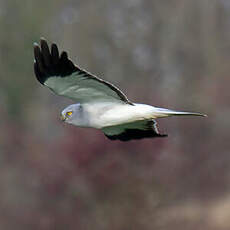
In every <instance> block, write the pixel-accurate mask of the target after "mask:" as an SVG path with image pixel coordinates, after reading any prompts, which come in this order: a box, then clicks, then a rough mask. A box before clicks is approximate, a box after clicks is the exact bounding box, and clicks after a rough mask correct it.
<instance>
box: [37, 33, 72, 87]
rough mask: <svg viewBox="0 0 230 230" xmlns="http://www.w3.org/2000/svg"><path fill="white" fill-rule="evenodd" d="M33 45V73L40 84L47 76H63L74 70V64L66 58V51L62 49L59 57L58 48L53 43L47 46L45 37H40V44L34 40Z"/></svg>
mask: <svg viewBox="0 0 230 230" xmlns="http://www.w3.org/2000/svg"><path fill="white" fill-rule="evenodd" d="M33 47H34V60H35V62H34V73H35V75H36V78H37V79H38V81H39V82H40V83H41V84H44V82H45V81H46V80H47V79H48V78H49V77H52V76H60V77H65V76H67V75H69V74H72V73H73V72H74V71H76V66H75V65H74V64H73V63H72V61H70V60H69V59H68V55H67V52H65V51H63V52H62V54H61V56H60V57H59V50H58V47H57V45H56V44H55V43H53V44H51V48H49V45H48V43H47V41H46V39H45V38H43V37H41V38H40V46H39V44H38V43H36V42H35V43H34V44H33Z"/></svg>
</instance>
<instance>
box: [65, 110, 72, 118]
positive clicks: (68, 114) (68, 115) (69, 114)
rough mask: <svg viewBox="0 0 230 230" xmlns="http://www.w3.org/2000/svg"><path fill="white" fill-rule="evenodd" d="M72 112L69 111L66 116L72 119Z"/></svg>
mask: <svg viewBox="0 0 230 230" xmlns="http://www.w3.org/2000/svg"><path fill="white" fill-rule="evenodd" d="M72 113H73V112H72V111H69V112H67V113H66V114H65V115H66V116H67V117H70V116H71V115H72Z"/></svg>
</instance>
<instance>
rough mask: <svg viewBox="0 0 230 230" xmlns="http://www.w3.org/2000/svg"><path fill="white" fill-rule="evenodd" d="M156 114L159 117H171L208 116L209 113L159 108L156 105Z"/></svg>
mask: <svg viewBox="0 0 230 230" xmlns="http://www.w3.org/2000/svg"><path fill="white" fill-rule="evenodd" d="M154 115H156V117H157V118H160V117H169V116H202V117H207V115H205V114H202V113H196V112H195V113H194V112H182V111H175V110H170V109H164V108H157V107H155V111H154Z"/></svg>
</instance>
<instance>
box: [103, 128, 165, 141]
mask: <svg viewBox="0 0 230 230" xmlns="http://www.w3.org/2000/svg"><path fill="white" fill-rule="evenodd" d="M105 136H106V137H107V138H109V139H110V140H112V141H115V140H119V141H131V140H141V139H143V138H156V137H167V136H168V135H167V134H160V133H156V132H154V131H153V130H138V129H127V130H125V131H124V132H123V133H121V134H118V135H107V134H105Z"/></svg>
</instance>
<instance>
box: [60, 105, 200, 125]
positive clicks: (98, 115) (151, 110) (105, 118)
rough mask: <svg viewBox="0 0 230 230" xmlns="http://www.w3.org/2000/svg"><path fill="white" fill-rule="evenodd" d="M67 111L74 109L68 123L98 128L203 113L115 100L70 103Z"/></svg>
mask: <svg viewBox="0 0 230 230" xmlns="http://www.w3.org/2000/svg"><path fill="white" fill-rule="evenodd" d="M67 111H73V115H72V117H70V118H68V119H67V120H66V122H67V123H70V124H73V125H76V126H80V127H92V128H97V129H102V128H105V127H109V126H115V125H121V124H126V123H130V122H134V121H140V120H150V119H155V118H161V117H168V116H172V115H198V116H200V115H202V114H199V113H190V112H178V111H173V110H168V109H163V108H157V107H154V106H150V105H145V104H137V103H135V104H134V105H129V104H125V103H124V104H121V103H113V102H103V103H89V104H87V103H86V104H74V105H70V106H68V107H67V108H66V109H64V110H63V111H62V115H63V116H65V114H66V112H67Z"/></svg>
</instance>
